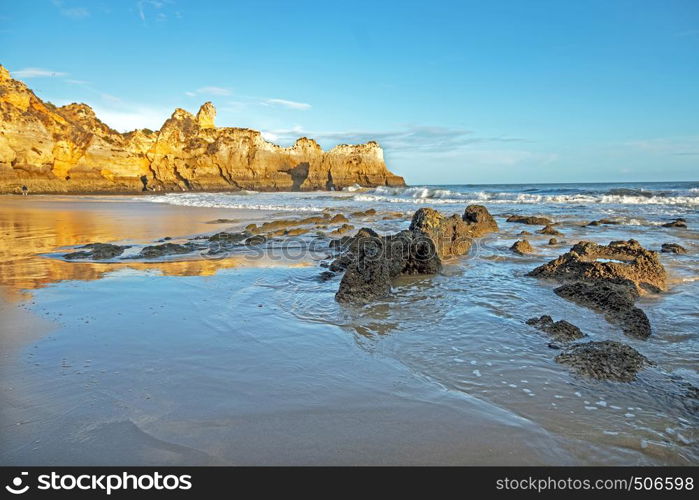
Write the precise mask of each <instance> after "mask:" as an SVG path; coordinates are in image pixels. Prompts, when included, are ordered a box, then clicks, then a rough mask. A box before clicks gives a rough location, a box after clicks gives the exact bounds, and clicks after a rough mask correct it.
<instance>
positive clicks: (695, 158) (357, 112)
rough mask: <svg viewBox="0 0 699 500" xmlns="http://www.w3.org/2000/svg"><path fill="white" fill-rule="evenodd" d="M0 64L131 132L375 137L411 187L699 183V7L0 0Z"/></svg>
mask: <svg viewBox="0 0 699 500" xmlns="http://www.w3.org/2000/svg"><path fill="white" fill-rule="evenodd" d="M0 64H3V65H4V66H5V67H7V68H8V69H9V70H10V71H11V72H12V73H13V74H14V75H15V77H17V78H19V79H21V80H24V81H25V82H26V83H27V84H28V85H29V86H30V87H32V88H33V89H34V90H35V91H36V92H37V94H38V95H39V96H40V97H42V98H43V99H46V100H50V101H52V102H54V103H56V104H66V103H69V102H74V101H79V102H86V103H88V104H90V105H91V106H92V107H93V108H95V110H96V112H97V113H98V116H100V117H101V118H102V119H103V120H104V121H105V122H106V123H108V124H109V125H111V126H113V127H115V128H117V129H120V130H126V129H132V128H136V127H149V128H154V129H157V128H159V127H160V125H161V124H162V122H163V121H164V120H165V119H166V118H167V117H168V116H169V115H170V114H171V113H172V110H173V109H174V108H175V107H183V108H185V109H188V110H190V111H193V112H196V110H197V109H198V107H199V105H201V104H202V103H203V102H205V101H207V100H211V101H212V102H213V103H214V104H215V105H216V107H217V109H218V116H217V124H218V125H219V126H240V127H249V128H255V129H258V130H262V131H263V132H264V133H265V134H266V136H267V137H268V138H270V139H273V140H274V141H275V142H278V143H281V144H289V143H291V142H293V140H294V139H295V138H296V137H298V136H301V135H306V136H309V137H314V138H316V139H317V140H318V141H319V142H320V143H321V145H323V147H325V148H328V147H331V146H333V145H335V144H338V143H344V142H358V141H361V142H363V141H366V140H371V139H375V140H377V141H379V142H380V143H381V144H382V146H383V147H384V149H385V154H386V160H387V164H388V166H389V168H391V169H392V170H393V171H395V172H397V173H399V174H402V175H404V176H405V177H406V180H407V181H408V183H410V184H443V183H455V184H458V183H504V182H513V183H518V182H582V181H587V182H595V181H653V180H697V179H699V175H698V172H699V2H698V1H696V0H686V1H672V0H664V1H653V0H636V1H624V0H617V1H613V0H606V1H589V0H588V1H584V0H579V1H565V0H558V1H543V0H527V1H525V0H521V1H496V0H490V1H487V2H486V1H478V2H468V1H459V2H457V1H453V2H449V1H432V2H425V1H424V0H423V1H419V2H410V1H400V2H389V1H377V0H374V1H368V2H356V1H349V0H348V1H345V2H334V1H324V2H321V1H316V2H307V1H302V0H297V1H293V2H292V1H236V0H232V1H227V2H223V1H221V2H215V1H206V0H200V1H186V0H140V1H138V0H122V1H106V0H53V1H51V0H27V1H16V0H15V1H12V0H3V1H2V2H1V3H0Z"/></svg>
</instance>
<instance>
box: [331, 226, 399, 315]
mask: <svg viewBox="0 0 699 500" xmlns="http://www.w3.org/2000/svg"><path fill="white" fill-rule="evenodd" d="M385 254H386V248H385V242H384V240H383V238H380V237H379V238H375V237H369V238H365V239H364V241H363V242H362V244H361V245H359V246H358V249H357V255H356V258H354V259H353V260H352V261H351V262H350V263H349V265H348V267H347V270H346V271H345V275H344V276H343V277H342V281H340V287H339V289H338V291H337V293H336V294H335V300H337V301H338V302H343V303H355V304H365V303H367V302H371V301H373V300H376V299H380V298H383V297H385V296H386V295H388V293H389V292H390V291H391V282H392V280H393V278H395V277H396V276H397V274H396V275H394V274H393V273H392V272H391V270H392V269H393V266H392V265H391V264H390V262H389V259H388V258H386V256H385Z"/></svg>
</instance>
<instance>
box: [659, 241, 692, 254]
mask: <svg viewBox="0 0 699 500" xmlns="http://www.w3.org/2000/svg"><path fill="white" fill-rule="evenodd" d="M660 251H661V252H664V253H687V249H686V248H684V247H683V246H682V245H678V244H677V243H663V246H662V247H661V249H660Z"/></svg>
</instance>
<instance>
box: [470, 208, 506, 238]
mask: <svg viewBox="0 0 699 500" xmlns="http://www.w3.org/2000/svg"><path fill="white" fill-rule="evenodd" d="M462 219H463V221H464V222H465V223H466V224H468V229H469V232H470V233H471V237H473V238H479V237H481V236H484V235H486V234H488V233H496V232H498V230H499V228H498V224H497V222H495V219H494V218H493V216H492V215H490V212H488V209H487V208H485V207H484V206H483V205H469V206H467V207H466V210H465V211H464V215H463V216H462Z"/></svg>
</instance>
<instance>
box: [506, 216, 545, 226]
mask: <svg viewBox="0 0 699 500" xmlns="http://www.w3.org/2000/svg"><path fill="white" fill-rule="evenodd" d="M507 222H517V223H518V224H529V225H532V226H546V225H549V224H553V221H552V220H551V219H547V218H546V217H535V216H532V215H510V216H509V217H508V218H507Z"/></svg>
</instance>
